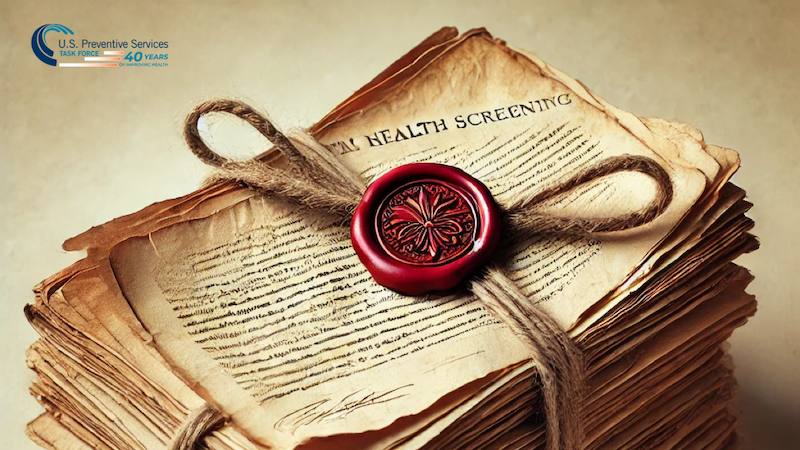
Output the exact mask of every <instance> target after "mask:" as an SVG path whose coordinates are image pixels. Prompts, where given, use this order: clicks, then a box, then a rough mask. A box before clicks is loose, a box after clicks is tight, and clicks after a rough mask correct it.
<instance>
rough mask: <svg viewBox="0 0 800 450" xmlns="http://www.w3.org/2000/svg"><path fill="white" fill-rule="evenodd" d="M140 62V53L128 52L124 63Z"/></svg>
mask: <svg viewBox="0 0 800 450" xmlns="http://www.w3.org/2000/svg"><path fill="white" fill-rule="evenodd" d="M141 60H142V52H136V53H133V52H128V54H127V55H125V61H136V62H139V61H141Z"/></svg>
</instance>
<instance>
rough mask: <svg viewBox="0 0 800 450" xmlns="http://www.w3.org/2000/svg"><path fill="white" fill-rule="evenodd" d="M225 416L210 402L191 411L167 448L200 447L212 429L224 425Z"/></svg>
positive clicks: (170, 449)
mask: <svg viewBox="0 0 800 450" xmlns="http://www.w3.org/2000/svg"><path fill="white" fill-rule="evenodd" d="M224 422H225V416H223V415H222V413H220V412H219V410H218V409H217V408H215V407H213V406H212V405H211V404H210V403H204V404H203V406H201V407H200V408H197V409H195V410H193V411H191V412H190V413H189V415H188V416H187V417H186V420H184V422H183V423H182V424H181V426H180V428H178V431H176V432H175V436H173V438H172V441H171V442H170V443H169V445H168V446H167V450H195V449H198V448H199V447H200V445H201V443H202V441H203V438H204V437H205V436H206V435H207V434H208V433H210V432H211V431H213V430H215V429H217V428H218V427H220V426H222V424H223V423H224Z"/></svg>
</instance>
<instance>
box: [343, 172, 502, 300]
mask: <svg viewBox="0 0 800 450" xmlns="http://www.w3.org/2000/svg"><path fill="white" fill-rule="evenodd" d="M350 239H351V240H352V242H353V249H354V250H355V251H356V254H357V255H358V259H359V260H360V261H361V262H362V263H363V264H364V266H365V267H366V268H367V270H369V273H370V274H371V275H372V278H373V279H374V280H375V281H376V282H377V283H378V284H380V285H382V286H385V287H387V288H389V289H393V290H395V291H397V292H400V293H403V294H406V295H422V294H426V293H429V292H435V291H440V292H443V291H447V290H450V289H453V288H454V287H456V286H457V285H458V284H459V283H461V282H462V281H463V280H464V279H466V278H467V277H469V276H470V275H472V274H473V273H474V272H475V271H476V270H478V269H479V268H480V267H482V266H483V265H484V264H485V263H486V262H487V261H489V259H490V257H491V255H492V252H493V251H494V249H495V248H496V247H497V243H498V241H499V240H500V211H499V208H498V207H497V204H496V203H495V201H494V199H493V198H492V194H491V193H490V192H489V189H487V188H486V186H484V185H483V183H481V182H480V181H478V180H476V179H475V178H473V177H472V176H470V175H469V174H467V173H466V172H464V171H462V170H460V169H458V168H455V167H452V166H447V165H444V164H436V163H411V164H405V165H402V166H399V167H395V168H394V169H392V170H390V171H388V172H386V173H385V174H383V175H381V176H380V177H378V178H377V179H375V180H374V181H373V182H372V183H371V184H370V185H369V187H367V190H366V191H365V192H364V195H363V196H362V198H361V203H359V205H358V207H357V208H356V210H355V212H353V218H352V220H351V222H350Z"/></svg>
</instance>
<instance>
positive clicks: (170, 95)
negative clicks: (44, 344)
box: [0, 0, 800, 450]
mask: <svg viewBox="0 0 800 450" xmlns="http://www.w3.org/2000/svg"><path fill="white" fill-rule="evenodd" d="M90 3H92V2H66V1H50V0H47V1H19V2H8V1H5V0H4V1H2V2H1V3H0V5H1V6H0V61H1V62H2V69H0V71H1V72H0V74H1V75H0V127H2V128H0V130H2V133H1V134H0V137H1V140H0V152H2V153H0V155H1V156H2V157H1V158H0V193H2V194H0V302H2V307H3V311H4V312H3V313H2V314H0V320H2V323H0V348H1V349H2V364H3V366H2V367H3V370H4V373H3V375H2V385H0V396H1V398H2V405H1V406H0V419H2V420H0V422H1V423H0V448H4V449H5V448H8V449H23V450H24V449H33V448H34V446H33V444H31V443H29V442H27V440H26V438H25V437H24V435H23V434H22V429H23V426H24V424H25V423H26V422H27V421H28V420H30V419H32V418H33V417H34V416H35V415H36V414H38V412H39V411H40V408H39V406H38V404H37V403H36V402H35V401H34V400H33V399H32V398H31V397H29V396H28V394H27V391H26V389H27V385H28V384H29V383H30V380H31V375H30V374H29V373H28V371H27V370H26V368H25V365H24V352H25V349H26V347H27V346H28V345H29V344H30V343H31V342H32V341H33V340H34V338H35V337H36V336H35V335H34V333H33V332H32V331H31V330H30V328H29V327H28V325H27V323H26V322H25V320H24V318H23V315H22V307H23V305H24V304H25V303H26V302H28V301H30V300H31V298H32V297H31V292H30V289H31V288H32V287H33V286H34V285H35V284H36V283H37V282H38V281H40V280H41V279H43V278H44V277H46V276H48V275H50V274H51V273H53V272H55V271H56V270H58V269H61V268H62V267H64V266H66V265H67V264H69V263H70V262H72V261H74V260H75V259H76V258H78V257H79V255H75V254H66V253H65V252H63V251H61V250H60V248H61V247H60V245H61V242H62V241H63V240H64V239H66V238H67V237H70V236H72V235H75V234H76V233H79V232H81V231H83V230H85V229H87V228H89V227H90V226H92V225H95V224H99V223H102V222H104V221H107V220H110V219H112V218H114V217H116V216H119V215H122V214H126V213H130V212H133V211H135V210H138V209H139V208H142V207H144V206H145V205H148V204H150V203H152V202H155V201H158V200H162V199H166V198H170V197H175V196H178V195H181V194H184V193H187V192H189V191H191V190H192V189H194V188H195V187H197V186H198V184H199V182H200V181H201V180H202V177H203V175H204V174H205V173H206V169H205V167H204V166H202V165H201V164H200V163H198V162H197V161H196V160H195V159H194V158H193V157H192V156H191V155H190V153H189V152H188V151H187V150H186V149H185V147H184V145H183V143H182V142H181V138H180V134H179V130H180V123H181V121H182V119H183V117H184V115H185V113H186V112H187V111H188V110H189V108H190V107H191V106H192V105H193V104H195V103H197V102H198V101H200V100H203V99H208V98H211V97H217V96H236V97H241V98H245V99H247V100H248V101H250V102H251V103H253V104H254V105H257V106H260V107H262V108H264V109H266V110H267V111H269V112H270V113H271V114H272V116H273V118H276V119H278V121H279V122H282V123H284V124H287V123H288V124H301V125H309V124H311V123H313V122H314V121H316V120H317V119H319V118H320V117H322V116H323V115H324V113H326V112H327V111H329V110H330V109H331V108H332V107H334V106H335V105H336V104H337V103H338V102H339V101H341V100H343V99H344V98H345V97H347V96H348V95H349V94H350V93H352V92H353V91H354V90H355V89H357V88H358V87H360V86H361V85H362V84H363V83H365V82H366V81H368V80H369V79H370V78H371V77H372V76H374V75H376V74H377V73H378V72H379V71H380V70H382V69H384V68H385V67H386V66H387V65H388V64H390V63H391V62H392V61H394V59H395V58H397V57H399V56H400V55H402V54H403V53H404V52H405V51H406V50H408V49H410V48H411V47H412V46H414V45H415V44H417V43H418V42H419V41H421V40H422V39H423V38H425V37H426V36H427V35H428V34H430V33H432V32H433V31H435V30H437V29H438V28H439V27H441V26H444V25H456V26H458V27H459V28H460V29H461V30H462V31H463V30H466V29H468V28H471V27H476V26H485V27H487V28H488V29H489V30H490V31H491V32H492V33H494V34H495V35H496V36H498V37H502V38H503V39H506V40H507V41H508V42H510V43H511V44H513V45H515V46H518V47H521V48H525V49H529V50H532V51H534V52H535V53H537V54H538V55H539V56H541V57H542V58H543V59H544V60H546V61H548V62H549V63H551V64H553V65H555V66H556V67H559V68H560V69H562V70H564V71H566V72H567V73H569V74H571V75H573V76H575V77H577V78H579V79H580V80H581V81H583V82H584V83H585V84H587V85H588V86H589V87H590V88H591V89H593V90H595V91H596V92H597V93H599V94H600V95H601V96H602V97H604V98H606V99H607V100H608V101H610V102H611V103H612V104H615V105H617V106H620V107H622V108H624V109H626V110H630V111H632V112H634V113H636V114H639V115H643V116H657V117H663V118H667V119H673V120H678V121H683V122H688V123H690V124H692V125H695V126H697V127H699V128H700V129H701V130H702V131H703V132H704V133H705V136H706V138H707V140H708V141H709V142H713V143H715V144H719V145H723V146H727V147H731V148H734V149H736V150H738V151H739V152H740V153H741V155H742V160H743V168H742V170H741V171H740V172H739V173H738V174H737V175H736V178H735V181H736V182H737V183H738V184H740V185H741V186H742V187H744V188H746V189H747V191H748V193H749V196H750V199H751V201H753V202H754V203H755V205H756V206H755V208H754V209H753V211H752V214H751V215H752V217H753V218H754V219H755V220H756V221H757V224H758V225H757V228H756V233H757V234H759V235H760V236H761V240H762V249H761V250H760V251H758V252H757V253H755V254H753V255H749V256H747V257H744V258H742V259H741V262H742V263H743V264H745V265H746V266H747V267H749V268H751V270H752V271H753V272H754V273H755V274H756V281H755V282H754V284H753V285H752V286H751V289H750V290H751V292H753V293H755V294H757V296H758V298H759V301H760V306H759V312H758V314H757V315H756V317H755V318H753V319H752V320H751V322H750V323H748V324H747V326H745V327H744V328H743V329H740V330H738V331H737V332H736V334H735V335H734V338H733V340H732V342H731V343H732V348H731V351H732V353H733V354H734V356H735V358H736V364H737V367H738V376H739V380H740V385H741V391H742V401H741V403H740V404H741V408H742V409H743V411H744V420H745V430H746V433H747V435H748V436H749V441H748V445H747V447H748V448H750V449H769V448H775V449H783V448H797V447H796V445H797V442H798V441H799V440H800V435H798V428H799V427H800V423H798V419H799V418H800V379H799V378H798V371H800V357H799V356H798V350H797V348H798V347H797V340H798V338H800V332H799V331H798V329H800V327H798V324H797V322H798V321H799V320H800V314H798V303H797V295H798V288H799V287H800V274H798V268H800V267H799V266H798V256H797V255H798V252H800V240H799V239H798V233H796V229H797V224H798V222H800V213H798V206H800V205H798V196H799V195H800V192H798V187H800V186H798V176H800V162H799V161H798V160H799V159H800V152H798V143H799V142H800V119H799V117H800V88H798V86H800V50H799V49H798V44H800V2H783V3H781V2H746V1H736V2H732V1H728V2H723V1H719V2H692V1H681V2H634V1H620V2H589V1H586V2H577V1H566V2H564V1H562V2H547V3H544V2H541V3H534V2H526V1H518V2H500V1H491V0H484V1H476V2H450V1H438V2H416V3H404V2H399V1H397V2H386V3H375V2H342V3H333V2H291V3H289V2H285V3H284V2H275V3H257V2H248V1H237V2H231V3H230V6H227V7H222V6H219V5H220V4H221V3H222V2H210V1H209V2H186V3H184V4H173V5H171V6H156V4H155V3H153V4H150V3H149V2H148V3H147V4H144V3H145V2H141V3H143V4H142V5H140V4H139V2H134V1H130V0H129V1H125V2H120V3H118V4H110V3H107V2H96V4H90ZM54 22H55V23H60V24H64V25H66V26H68V27H70V28H71V29H72V30H73V31H75V32H76V33H77V34H79V35H80V36H82V37H90V38H94V39H98V40H100V39H111V38H116V39H125V40H130V39H132V38H136V39H142V40H147V39H156V40H168V41H169V43H170V46H169V67H167V68H125V69H63V68H59V69H56V68H52V67H48V66H46V65H44V64H42V63H41V62H39V61H38V60H37V59H36V58H35V57H34V55H33V54H32V52H31V48H30V37H31V34H32V33H33V31H34V30H35V29H36V28H37V27H38V26H40V25H41V24H44V23H54ZM51 39H52V37H51Z"/></svg>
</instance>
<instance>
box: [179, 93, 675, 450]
mask: <svg viewBox="0 0 800 450" xmlns="http://www.w3.org/2000/svg"><path fill="white" fill-rule="evenodd" d="M212 112H224V113H228V114H232V115H234V116H237V117H239V118H241V119H242V120H245V121H246V122H248V123H250V124H251V125H253V127H255V128H256V129H257V130H258V131H259V132H260V133H261V134H262V135H263V136H264V137H266V138H267V139H268V140H269V141H270V142H272V143H273V144H274V145H275V147H276V148H277V149H278V151H280V152H281V153H282V154H283V155H285V156H286V159H287V161H288V167H286V168H283V167H277V166H273V165H272V164H270V163H267V162H264V161H263V160H260V159H258V158H253V159H250V160H248V161H233V160H230V159H228V158H225V157H223V156H221V155H218V154H217V153H215V152H214V151H213V150H211V149H210V148H209V147H208V146H207V145H206V143H205V142H204V141H203V139H202V138H201V137H200V133H199V131H198V126H197V122H198V120H199V119H200V118H201V117H202V116H203V115H205V114H209V113H212ZM184 137H185V139H186V143H187V144H188V146H189V148H190V149H191V150H192V152H193V153H194V154H195V155H197V156H198V158H200V159H201V160H202V161H204V162H206V163H207V164H209V165H211V166H213V167H215V168H216V169H217V170H216V173H215V175H214V179H216V180H226V181H234V182H239V183H242V184H244V185H246V186H248V187H249V188H251V189H253V190H255V191H258V192H260V193H262V194H265V195H268V196H276V197H279V198H283V199H286V200H289V201H292V202H295V203H297V204H299V205H302V206H305V207H309V208H313V209H317V210H320V211H324V212H327V213H331V214H335V215H338V216H339V217H341V218H342V219H344V220H348V219H349V218H350V217H351V215H352V213H353V211H354V210H355V208H356V207H357V206H358V204H359V202H360V201H361V196H362V195H363V193H364V190H365V189H366V184H365V182H364V181H363V180H362V179H361V177H360V176H359V175H358V174H356V173H353V172H352V171H351V170H350V169H349V168H347V167H346V166H345V165H344V164H342V163H341V162H340V161H339V160H338V159H336V158H335V157H334V156H333V154H332V153H331V152H330V151H329V150H328V149H326V148H325V147H324V146H323V145H322V144H320V143H319V142H318V141H316V140H315V139H314V138H313V137H312V136H311V135H309V134H308V133H307V132H305V131H302V130H300V131H297V132H294V133H292V134H291V135H289V136H288V137H287V136H286V135H284V134H283V133H281V132H280V131H279V130H278V129H277V128H275V126H274V125H272V123H271V122H270V121H269V120H268V119H267V118H266V116H264V115H262V114H260V113H259V112H257V111H255V110H254V109H253V108H251V107H250V106H248V105H246V104H244V103H241V102H238V101H235V100H214V101H209V102H205V103H202V104H200V105H198V106H197V107H196V108H195V110H194V111H193V112H192V113H191V114H189V116H188V117H187V118H186V122H185V124H184ZM620 172H638V173H642V174H644V175H646V176H648V177H649V178H651V179H652V180H653V181H654V182H655V184H656V189H657V191H656V195H655V196H654V198H653V199H652V200H651V202H650V203H649V204H648V205H647V206H646V207H644V208H642V209H641V210H640V211H636V212H633V213H629V214H625V215H621V216H619V217H605V218H573V217H561V216H555V215H553V214H548V213H546V212H544V210H545V207H546V206H547V205H548V203H549V202H551V201H553V200H556V199H558V198H559V197H560V196H564V195H567V194H569V193H571V192H574V191H575V190H576V189H579V188H581V187H586V186H588V185H590V184H591V183H595V182H597V181H598V180H600V179H601V178H603V177H606V176H608V175H612V174H615V173H620ZM672 198H673V191H672V183H671V181H670V178H669V174H668V173H667V172H666V171H665V170H664V168H663V167H661V166H660V165H659V164H658V163H656V162H655V161H653V160H652V159H650V158H646V157H642V156H633V155H623V156H617V157H612V158H608V159H606V160H603V161H601V162H600V163H598V164H595V165H593V166H590V167H588V168H585V169H582V170H579V171H578V172H577V173H576V174H574V175H573V176H571V177H569V178H568V179H567V180H565V181H563V182H559V183H557V184H556V185H554V186H553V187H550V188H548V189H545V190H544V191H542V192H539V193H536V194H534V195H522V196H520V197H519V198H517V199H515V200H513V201H512V202H510V204H509V205H506V206H505V207H502V209H503V216H504V221H505V222H506V224H507V225H508V227H509V228H508V229H506V230H504V232H505V233H509V234H511V235H513V236H514V240H515V241H518V240H519V239H524V238H526V237H529V236H533V235H538V234H555V235H576V234H577V235H583V236H596V235H597V234H598V233H606V232H612V231H623V230H628V229H631V228H636V227H640V226H642V225H645V224H647V223H650V222H652V221H653V220H654V219H655V218H657V217H658V216H660V215H661V214H663V212H664V211H665V210H666V209H667V207H668V206H669V205H670V203H671V202H672ZM506 242H509V240H506ZM468 286H469V289H470V290H471V291H472V293H473V294H474V295H475V296H476V297H477V298H478V299H479V300H480V301H481V302H482V303H483V305H484V306H485V307H486V308H487V309H488V310H489V311H490V312H492V313H493V314H494V315H495V317H497V318H498V319H499V320H501V321H502V322H504V323H505V324H506V325H508V326H509V327H510V329H511V330H513V331H514V332H515V333H516V334H517V335H518V336H519V337H520V339H521V341H522V342H523V343H524V344H525V345H526V346H527V348H528V349H529V350H530V352H531V357H532V359H533V360H534V361H535V362H536V364H537V370H538V378H539V384H540V389H541V391H542V397H543V404H544V414H545V420H546V432H547V437H546V439H547V448H548V450H558V449H562V450H563V449H577V448H579V447H580V445H581V442H582V437H583V434H582V423H581V422H582V420H581V417H580V410H581V400H582V397H583V383H584V369H583V357H582V355H581V351H580V349H579V348H578V347H577V345H576V344H575V343H574V342H573V341H572V340H571V339H570V337H569V336H568V335H567V333H566V331H565V330H562V329H561V328H560V327H559V326H558V324H557V323H556V322H555V320H553V319H552V318H551V317H550V316H549V315H548V314H547V312H546V311H544V310H543V309H542V308H541V307H540V306H539V305H538V304H537V303H535V302H533V301H531V299H529V298H527V297H526V296H525V294H523V293H522V292H521V291H520V289H519V288H518V287H517V286H516V285H515V284H514V282H513V281H512V280H511V279H509V277H508V276H507V275H506V273H505V271H504V269H503V268H502V264H501V263H500V262H499V259H498V260H497V261H496V263H495V264H494V265H490V266H489V267H487V268H485V269H484V270H483V271H482V272H481V273H479V274H477V275H476V276H473V277H472V279H471V280H469V282H468ZM201 425H202V423H201V422H200V421H199V420H198V423H197V424H196V426H198V427H199V426H201ZM191 426H195V425H190V427H191ZM183 428H184V427H182V429H183ZM202 435H203V433H191V436H192V437H193V438H195V439H196V440H195V441H193V442H194V443H193V442H192V441H191V440H190V439H185V438H181V439H182V441H181V442H183V443H182V444H180V445H179V446H173V447H170V450H194V449H195V448H196V447H195V444H196V443H197V442H199V441H200V440H201V439H202Z"/></svg>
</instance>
